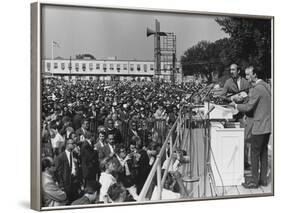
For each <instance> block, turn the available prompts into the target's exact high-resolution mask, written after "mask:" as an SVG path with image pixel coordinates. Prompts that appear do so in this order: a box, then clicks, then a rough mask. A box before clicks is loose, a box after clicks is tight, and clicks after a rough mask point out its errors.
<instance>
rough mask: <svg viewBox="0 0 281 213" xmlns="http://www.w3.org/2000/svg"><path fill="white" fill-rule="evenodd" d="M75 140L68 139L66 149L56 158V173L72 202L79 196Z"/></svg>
mask: <svg viewBox="0 0 281 213" xmlns="http://www.w3.org/2000/svg"><path fill="white" fill-rule="evenodd" d="M74 147H75V145H74V141H73V139H72V138H69V139H68V140H67V141H66V148H65V151H64V152H62V153H61V154H60V155H59V156H58V157H57V158H56V162H55V165H56V175H57V179H58V182H59V185H60V187H62V188H63V189H64V191H65V192H66V195H67V199H68V201H69V202H72V201H73V200H75V199H76V198H77V197H76V196H77V191H78V190H77V186H76V174H77V171H76V164H75V159H74V158H73V149H74Z"/></svg>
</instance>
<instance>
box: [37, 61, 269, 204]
mask: <svg viewBox="0 0 281 213" xmlns="http://www.w3.org/2000/svg"><path fill="white" fill-rule="evenodd" d="M230 73H231V78H230V79H229V80H227V81H226V83H225V85H224V87H223V88H222V93H221V94H220V96H219V98H221V97H222V98H223V99H224V100H225V99H228V100H227V101H228V104H229V105H230V106H233V107H234V108H236V109H237V110H238V111H239V112H240V113H239V114H238V115H237V116H236V117H235V119H236V120H237V121H239V122H240V123H241V127H245V139H246V140H245V169H247V168H246V167H247V165H248V164H249V163H251V173H252V177H251V178H250V179H246V182H245V183H244V184H243V186H244V187H245V188H257V187H259V186H260V185H263V186H266V185H267V184H268V181H267V167H268V163H267V157H268V150H267V145H268V141H269V136H270V133H271V111H270V110H268V109H271V106H270V103H271V92H270V87H269V86H268V85H267V84H266V83H265V82H264V81H262V80H261V79H260V78H259V73H258V72H257V71H256V70H255V69H254V67H252V66H250V67H248V68H246V79H245V78H243V77H241V75H240V70H239V67H238V65H237V64H232V65H231V66H230ZM204 88H207V89H205V90H204ZM209 88H210V89H212V88H213V86H210V87H208V86H206V85H204V84H197V83H194V82H190V83H187V84H177V85H175V84H169V83H161V84H159V83H153V82H108V83H105V82H93V81H76V82H72V81H66V80H62V79H51V80H48V81H45V80H44V81H43V82H42V131H41V132H42V140H41V142H42V143H41V144H42V149H41V150H42V153H41V154H42V166H41V168H42V189H43V196H42V203H43V206H58V205H81V204H94V203H114V202H129V201H136V200H137V199H138V196H139V195H140V192H141V190H142V188H143V186H144V184H145V181H146V179H147V177H148V175H149V172H150V170H151V168H152V166H153V163H154V162H155V160H156V156H157V154H158V153H159V151H160V149H161V147H162V144H163V142H164V140H165V138H166V135H167V133H168V132H169V129H170V128H171V126H172V125H173V124H174V122H175V121H176V119H177V117H178V114H179V111H180V109H182V106H183V105H185V104H186V103H187V102H189V101H190V97H193V98H195V99H193V100H192V102H193V103H195V102H196V96H199V98H202V97H201V96H203V97H205V96H208V95H209V97H211V99H212V95H213V94H212V92H210V91H211V90H209ZM241 91H246V92H247V93H248V95H247V97H246V98H245V97H241V96H239V94H238V95H236V96H231V97H228V96H226V94H227V93H231V94H237V93H239V92H241ZM194 94H195V95H194ZM225 97H226V98H225ZM201 101H202V100H201ZM211 101H221V100H219V99H213V100H211ZM245 118H246V120H245ZM249 144H250V145H251V159H250V160H249V161H247V160H248V158H247V156H248V152H249V151H247V150H248V149H247V145H249ZM181 151H182V150H179V152H181ZM177 156H178V157H176V158H173V162H174V163H175V165H176V166H175V167H177V166H178V165H179V164H180V162H181V160H182V157H180V155H177ZM259 162H260V163H259ZM164 165H165V163H164ZM172 166H174V164H173V165H172ZM166 169H167V168H166ZM169 170H170V169H169ZM154 186H155V185H154ZM149 190H150V192H149V193H150V199H152V200H154V199H157V196H156V194H155V192H156V191H157V189H156V187H155V188H154V189H153V188H152V189H149ZM165 196H166V197H167V198H170V197H174V198H179V197H181V196H185V197H186V196H187V192H186V190H185V188H184V186H183V184H182V182H181V178H180V174H179V173H178V171H177V170H175V171H173V172H169V173H168V175H167V179H166V182H165V184H164V188H163V189H162V198H165Z"/></svg>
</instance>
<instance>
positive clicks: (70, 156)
mask: <svg viewBox="0 0 281 213" xmlns="http://www.w3.org/2000/svg"><path fill="white" fill-rule="evenodd" d="M69 158H70V171H71V173H72V152H70V155H69Z"/></svg>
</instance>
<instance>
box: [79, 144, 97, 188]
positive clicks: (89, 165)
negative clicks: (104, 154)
mask: <svg viewBox="0 0 281 213" xmlns="http://www.w3.org/2000/svg"><path fill="white" fill-rule="evenodd" d="M81 164H82V176H83V179H84V180H85V184H87V181H92V180H95V181H97V180H98V178H99V175H100V168H99V154H98V151H97V150H95V149H93V147H92V146H91V145H90V144H89V143H88V142H87V141H85V142H83V144H82V147H81Z"/></svg>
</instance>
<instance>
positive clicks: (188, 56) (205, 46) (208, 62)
mask: <svg viewBox="0 0 281 213" xmlns="http://www.w3.org/2000/svg"><path fill="white" fill-rule="evenodd" d="M232 55H233V53H232V49H231V48H230V41H229V39H228V38H224V39H219V40H217V41H215V42H207V41H200V42H198V43H197V44H196V45H194V46H193V47H191V48H189V49H188V50H186V51H185V53H184V55H183V56H182V57H181V64H182V68H183V73H184V75H203V76H205V77H207V79H208V81H212V80H213V79H212V76H213V73H217V74H218V75H219V76H220V75H221V74H222V73H223V71H224V69H225V67H226V66H228V64H229V61H230V60H231V58H232Z"/></svg>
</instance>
